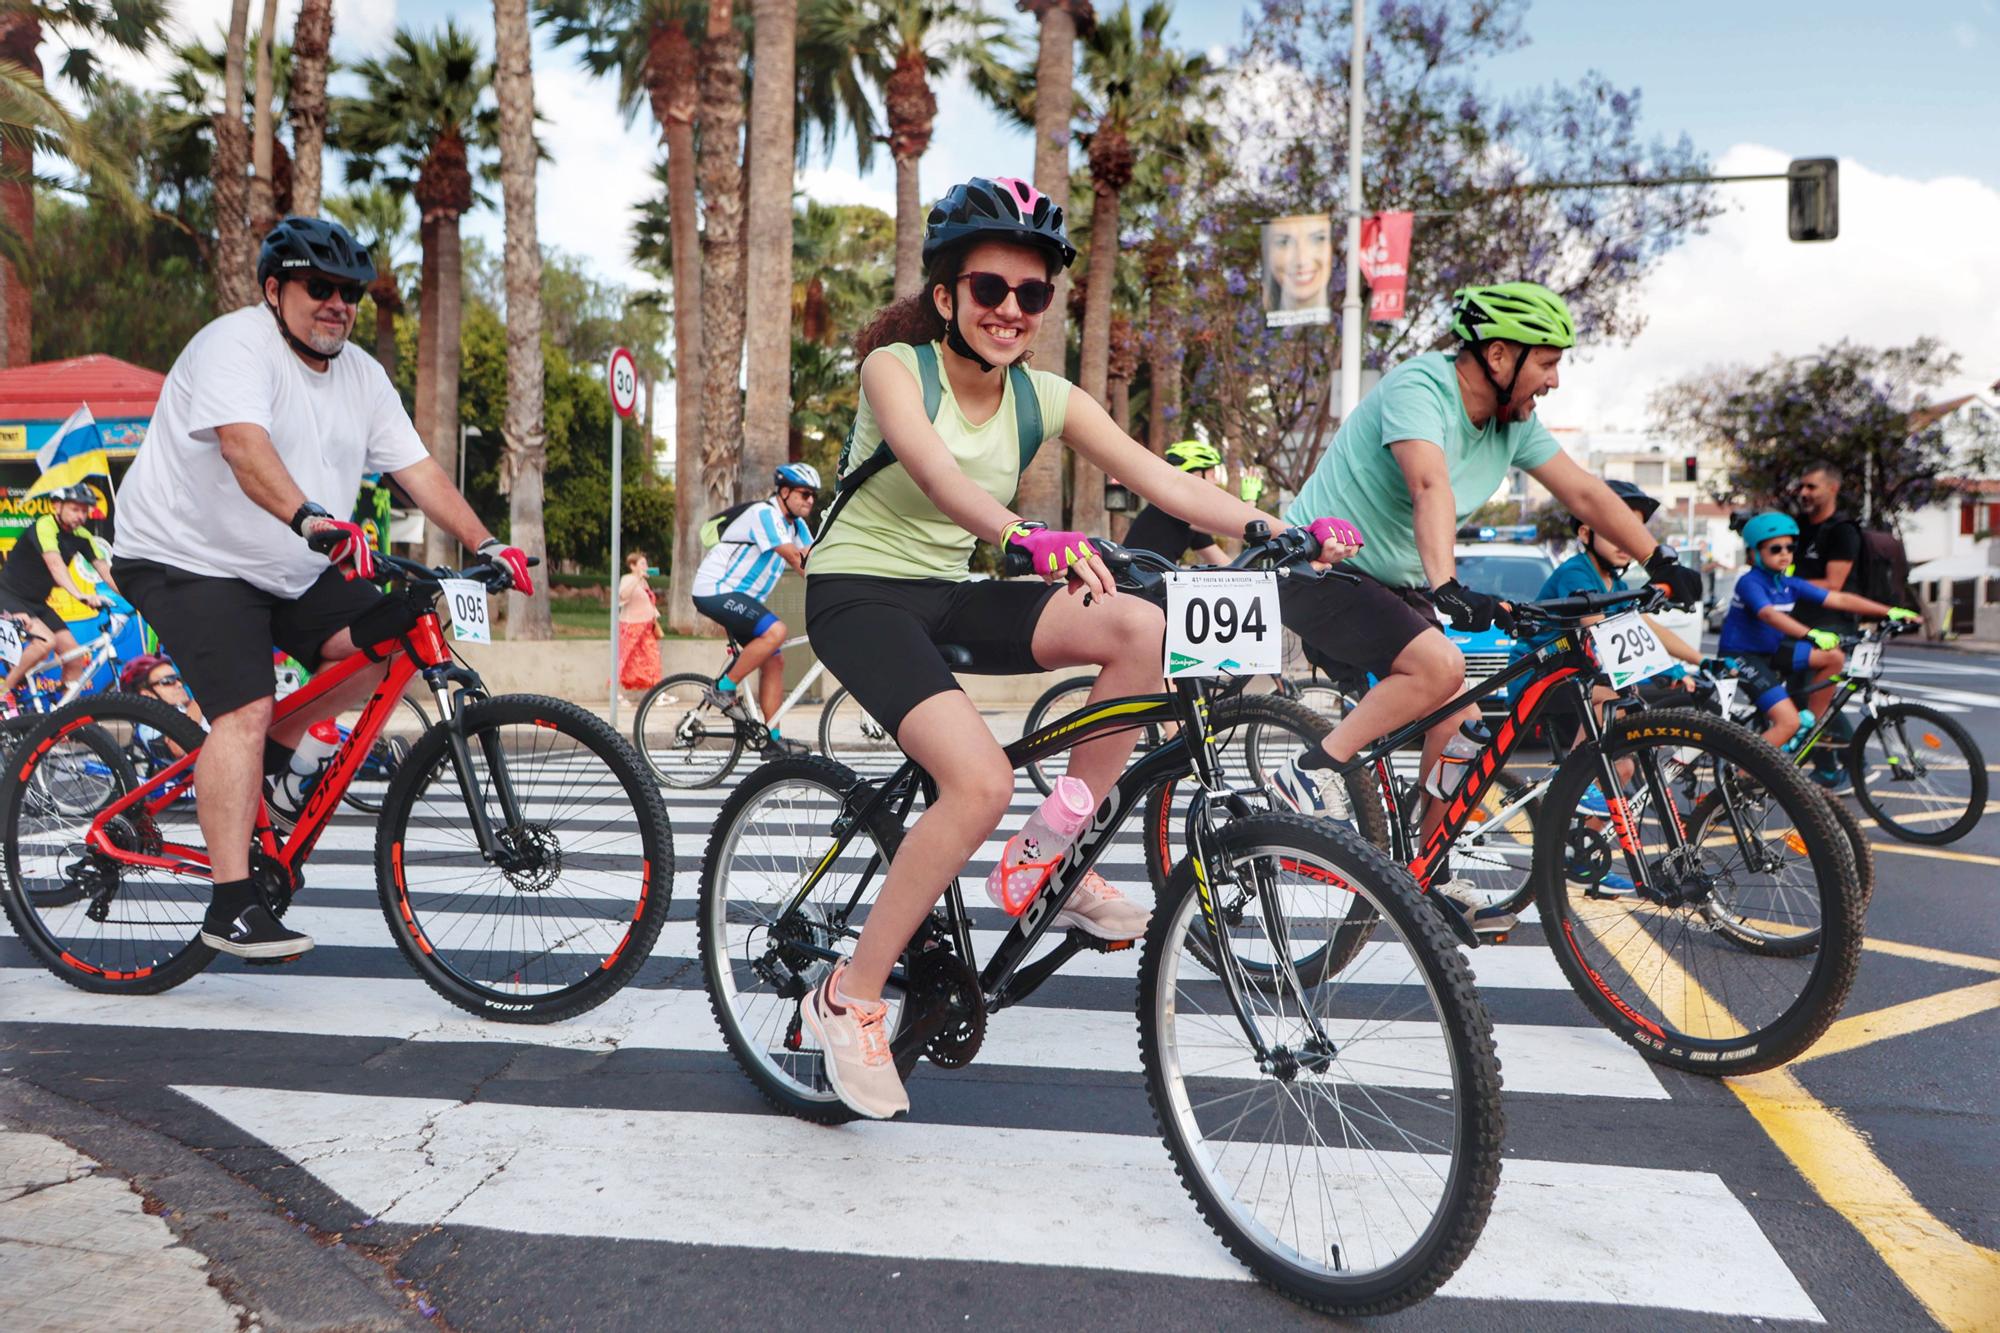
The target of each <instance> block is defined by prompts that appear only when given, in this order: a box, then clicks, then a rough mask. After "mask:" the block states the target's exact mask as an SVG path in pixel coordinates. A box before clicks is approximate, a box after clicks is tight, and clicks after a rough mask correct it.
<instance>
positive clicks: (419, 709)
mask: <svg viewBox="0 0 2000 1333" xmlns="http://www.w3.org/2000/svg"><path fill="white" fill-rule="evenodd" d="M430 729H431V715H430V714H429V713H426V712H425V711H424V708H423V705H422V704H420V703H418V702H417V701H416V700H415V699H412V698H410V697H409V696H408V695H405V696H403V698H401V699H399V700H398V701H397V702H396V706H395V707H394V708H393V709H391V710H390V711H389V717H388V720H387V721H386V722H384V723H383V724H382V732H381V734H380V735H379V736H377V737H376V738H375V743H374V744H373V745H370V746H369V747H368V757H367V758H365V759H363V760H362V761H361V767H360V768H358V769H356V770H355V773H354V780H353V781H352V782H350V783H348V784H347V790H346V791H345V792H344V793H342V796H341V799H342V800H344V801H346V802H347V804H349V805H351V806H353V807H354V808H355V809H356V810H359V811H361V812H362V813H363V814H369V815H378V814H380V813H382V798H383V796H384V795H386V794H387V793H388V790H389V784H390V783H391V782H393V781H394V780H395V778H396V770H397V769H398V768H400V767H401V766H402V763H403V760H405V759H407V758H408V757H409V754H410V747H411V746H413V745H415V744H416V743H417V738H418V737H419V736H421V735H423V734H424V733H425V732H426V731H429V730H430Z"/></svg>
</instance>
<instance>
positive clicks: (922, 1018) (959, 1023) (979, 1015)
mask: <svg viewBox="0 0 2000 1333" xmlns="http://www.w3.org/2000/svg"><path fill="white" fill-rule="evenodd" d="M904 960H905V961H904V965H903V974H904V977H905V978H906V988H905V991H904V999H903V1016H902V1028H903V1035H904V1036H905V1037H906V1039H907V1040H900V1041H898V1042H897V1045H898V1046H899V1047H900V1048H901V1049H902V1050H903V1052H904V1054H903V1055H902V1056H900V1057H899V1059H898V1061H897V1063H898V1064H899V1065H902V1064H906V1063H907V1064H908V1065H911V1066H914V1065H915V1064H916V1058H917V1055H918V1050H916V1049H913V1044H914V1043H915V1042H922V1043H923V1045H922V1048H921V1053H922V1054H923V1055H925V1056H927V1057H929V1059H930V1061H931V1063H932V1064H934V1065H937V1066H938V1067H939V1068H941V1069H963V1068H964V1067H965V1066H966V1065H968V1064H971V1063H972V1057H973V1056H975V1055H977V1054H978V1053H979V1045H980V1043H981V1042H983V1041H984V1040H985V1039H986V997H985V996H984V995H983V994H981V993H980V990H979V976H978V974H977V973H975V972H974V971H973V970H972V968H971V967H970V966H969V965H968V964H967V963H966V961H965V960H964V959H962V958H960V957H959V956H958V954H957V953H956V952H954V951H953V950H952V947H951V944H950V942H949V940H947V939H946V938H945V937H944V936H942V935H939V934H937V933H936V931H935V929H934V928H933V927H932V926H931V925H930V924H929V923H926V924H925V926H924V927H923V928H922V929H921V930H919V931H918V933H917V936H916V938H915V939H913V940H911V942H910V948H909V952H907V953H906V954H905V955H904ZM900 1072H901V1073H902V1075H903V1077H905V1078H908V1077H909V1070H908V1069H907V1068H905V1069H902V1070H901V1071H900Z"/></svg>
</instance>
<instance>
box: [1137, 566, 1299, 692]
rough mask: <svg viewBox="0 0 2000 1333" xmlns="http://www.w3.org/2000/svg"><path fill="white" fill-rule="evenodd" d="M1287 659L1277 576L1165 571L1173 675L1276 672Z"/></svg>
mask: <svg viewBox="0 0 2000 1333" xmlns="http://www.w3.org/2000/svg"><path fill="white" fill-rule="evenodd" d="M1284 658H1285V648H1284V626H1283V624H1282V623H1281V621H1280V620H1279V615H1278V577H1277V575H1275V574H1255V573H1249V572H1231V573H1227V574H1211V573H1205V572H1204V573H1185V574H1169V575H1168V576H1167V662H1166V674H1167V676H1168V678H1169V679H1173V678H1178V677H1181V676H1254V675H1276V674H1278V673H1279V672H1281V671H1282V670H1283V669H1284Z"/></svg>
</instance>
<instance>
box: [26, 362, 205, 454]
mask: <svg viewBox="0 0 2000 1333" xmlns="http://www.w3.org/2000/svg"><path fill="white" fill-rule="evenodd" d="M166 382H167V377H166V376H165V375H162V374H160V373H159V372H158V371H156V370H147V369H146V368H145V367H144V366H135V365H133V364H132V363H131V362H129V361H120V360H119V359H118V358H117V357H115V356H77V357H71V358H70V359H69V360H67V361H38V362H36V363H35V364H34V365H31V366H16V367H15V368H14V369H12V370H0V463H30V464H32V463H33V462H34V458H35V451H36V450H37V449H39V448H41V447H42V445H43V444H44V443H45V442H46V441H47V440H48V438H49V437H50V436H51V435H53V434H55V431H56V427H58V426H60V425H62V423H63V422H64V421H65V420H66V419H67V418H68V417H69V414H70V413H72V412H74V411H76V409H77V405H78V404H83V405H85V406H88V407H89V408H90V411H91V414H92V415H93V416H95V417H96V418H97V429H98V431H99V433H100V434H102V435H103V437H104V446H105V449H106V451H107V452H109V453H110V455H111V457H113V458H114V459H129V458H130V457H132V455H133V454H134V453H136V452H137V451H138V448H139V444H140V442H141V441H142V440H144V439H145V438H146V426H147V423H149V422H150V421H151V420H152V418H153V408H154V405H155V404H157V403H158V402H159V400H160V387H161V386H162V385H163V384H165V383H166Z"/></svg>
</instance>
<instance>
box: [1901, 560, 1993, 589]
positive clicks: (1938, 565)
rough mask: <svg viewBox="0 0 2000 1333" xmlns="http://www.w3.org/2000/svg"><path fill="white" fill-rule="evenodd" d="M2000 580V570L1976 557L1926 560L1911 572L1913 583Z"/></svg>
mask: <svg viewBox="0 0 2000 1333" xmlns="http://www.w3.org/2000/svg"><path fill="white" fill-rule="evenodd" d="M1991 578H2000V569H1996V568H1995V567H1994V566H1992V565H1989V564H1987V563H1986V562H1985V561H1984V560H1982V559H1980V558H1979V557H1978V556H1976V555H1948V556H1945V557H1944V558H1943V559H1940V560H1926V561H1925V562H1924V563H1923V564H1921V565H1918V566H1917V567H1916V568H1915V569H1912V570H1911V571H1910V582H1911V583H1958V582H1961V581H1962V580H1965V579H1991Z"/></svg>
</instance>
